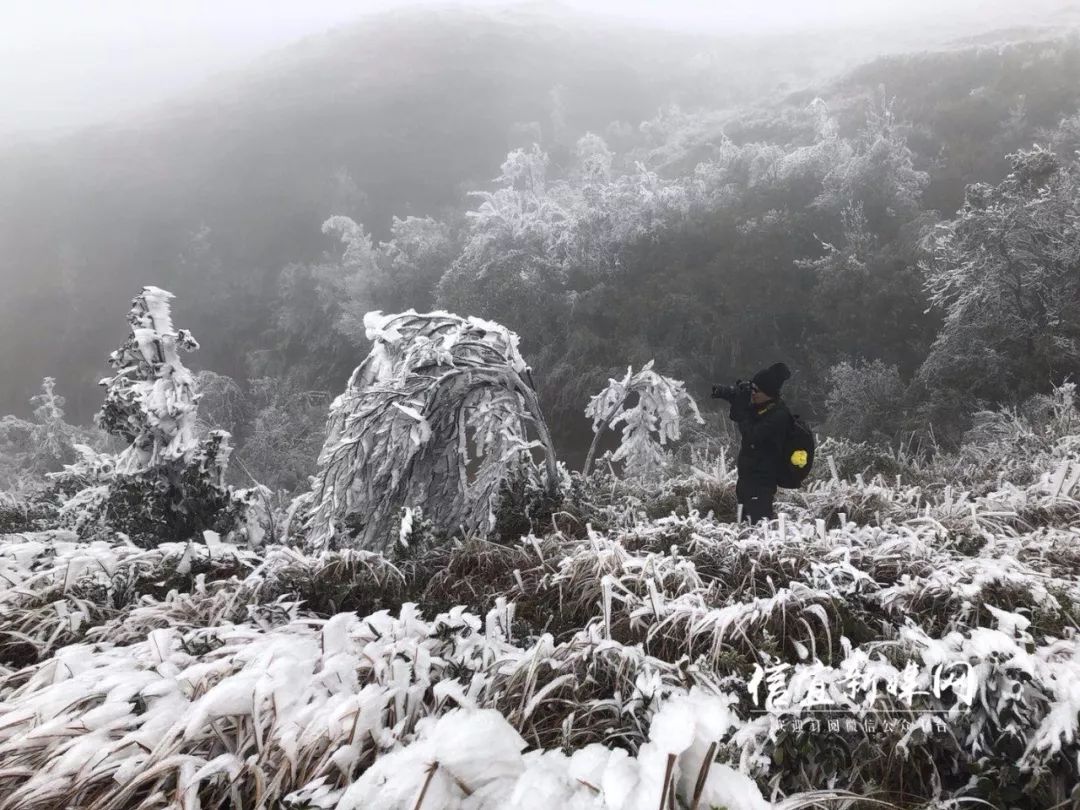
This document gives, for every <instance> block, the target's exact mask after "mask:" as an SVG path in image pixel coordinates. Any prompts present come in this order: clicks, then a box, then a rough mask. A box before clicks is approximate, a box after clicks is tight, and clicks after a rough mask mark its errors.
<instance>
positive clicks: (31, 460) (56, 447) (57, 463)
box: [0, 377, 102, 489]
mask: <svg viewBox="0 0 1080 810" xmlns="http://www.w3.org/2000/svg"><path fill="white" fill-rule="evenodd" d="M30 404H31V405H33V406H34V416H33V419H21V418H19V417H17V416H11V415H8V416H4V417H2V418H0V488H3V489H20V488H24V487H25V486H31V485H40V484H41V483H42V482H43V481H44V476H45V475H46V474H47V473H50V472H57V471H59V470H60V469H61V468H62V467H63V466H64V465H65V464H70V463H71V462H72V461H74V460H75V458H76V456H77V455H78V453H77V451H76V449H75V448H76V446H77V445H78V444H87V443H100V441H101V438H102V437H101V436H100V435H98V434H96V432H95V431H92V430H85V429H83V428H79V427H76V426H75V425H69V424H68V423H67V422H66V421H65V420H64V397H62V396H60V395H59V394H58V393H56V380H55V379H53V378H52V377H46V378H45V379H44V380H42V382H41V393H39V394H35V395H34V396H33V397H31V398H30Z"/></svg>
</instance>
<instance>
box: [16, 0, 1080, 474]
mask: <svg viewBox="0 0 1080 810" xmlns="http://www.w3.org/2000/svg"><path fill="white" fill-rule="evenodd" d="M1078 22H1080V13H1078V4H1077V3H1075V2H1068V1H1067V0H1059V1H1057V2H1053V1H1052V0H1032V2H1025V3H1023V4H1019V3H1015V2H1013V1H1012V0H951V1H950V2H947V3H944V2H930V0H910V2H903V3H899V2H866V1H865V0H860V1H858V2H856V0H836V1H835V2H814V3H810V2H797V1H796V0H772V1H771V2H749V1H748V0H736V1H735V2H724V3H717V2H706V0H667V2H663V3H660V2H646V0H622V1H621V2H586V0H563V2H560V3H551V2H540V3H537V2H529V3H521V2H508V1H507V0H473V1H472V2H466V3H459V4H456V5H446V4H443V5H434V6H431V5H419V4H415V3H410V2H402V0H368V2H365V3H363V4H358V3H355V2H344V0H308V2H303V3H297V2H285V0H278V1H277V2H256V1H255V0H233V2H227V3H219V2H209V1H208V0H194V1H192V2H185V3H175V4H165V3H156V2H155V3H144V2H135V1H134V0H111V2H99V3H94V4H92V5H90V4H76V3H68V2H57V1H56V0H51V1H50V0H46V1H45V2H33V3H30V2H18V3H15V4H13V5H12V4H9V5H8V6H6V7H5V19H4V25H3V26H2V28H0V96H2V100H3V109H4V113H5V114H4V116H3V118H2V120H0V280H2V282H3V294H2V295H0V380H3V385H2V386H0V413H14V414H20V415H23V416H26V415H28V414H30V413H31V412H32V411H33V405H32V403H31V398H32V397H34V396H35V394H36V393H37V392H38V391H39V389H40V386H41V381H42V379H43V378H44V377H46V376H52V377H55V378H56V380H57V383H56V385H57V390H58V391H59V392H60V394H61V395H62V396H64V397H66V399H67V406H66V407H67V413H68V416H69V418H71V419H72V420H74V421H77V422H80V423H83V424H85V423H88V422H89V421H90V420H91V418H92V417H93V415H94V414H95V413H96V412H97V411H98V409H99V408H100V406H101V391H100V388H99V387H98V385H97V383H98V381H99V380H100V379H101V377H102V374H103V372H104V371H105V370H106V368H107V366H106V358H107V357H108V356H109V353H110V352H112V351H113V350H114V349H115V348H116V347H117V346H118V345H119V344H120V343H121V342H122V341H123V340H124V335H125V330H126V323H125V318H124V314H125V311H126V306H127V302H129V301H130V300H131V298H132V296H133V295H135V294H137V293H138V291H139V290H140V289H141V288H142V287H143V286H144V285H147V284H153V285H156V286H159V287H161V288H163V289H167V290H169V291H171V292H173V293H174V294H175V295H176V297H177V298H176V305H175V310H176V319H177V323H178V324H179V325H180V326H183V327H185V328H189V329H191V330H192V332H193V333H194V334H195V336H196V337H197V339H198V340H199V342H200V343H201V345H202V348H201V349H200V350H199V352H198V353H197V354H196V355H194V356H193V358H192V361H191V362H192V367H193V368H196V369H198V370H202V371H205V372H207V373H213V374H216V375H220V378H221V379H227V380H229V381H231V382H229V383H228V385H232V386H235V387H236V389H237V390H243V391H244V392H245V396H248V397H249V399H248V402H249V406H246V407H248V410H246V411H245V412H244V415H243V416H242V418H241V417H240V416H236V419H238V420H239V421H238V422H237V423H236V424H231V425H230V427H229V429H230V430H232V431H233V432H234V434H235V435H236V436H238V437H240V438H238V442H239V443H240V444H241V446H243V445H244V442H245V441H247V440H248V439H245V438H244V437H245V436H248V437H249V438H250V435H251V432H252V431H253V430H254V427H253V425H255V424H256V423H260V422H259V420H260V419H264V418H265V414H262V415H260V414H261V413H262V411H261V409H265V408H278V409H280V408H282V407H283V406H281V404H280V402H279V401H278V399H275V398H276V397H287V396H293V395H298V393H297V392H300V393H305V392H306V393H305V395H306V394H313V392H315V393H318V394H319V396H323V395H330V394H334V393H336V392H339V391H340V390H341V388H342V386H343V385H344V382H345V380H346V379H348V376H349V373H350V372H351V370H352V369H353V368H354V367H355V365H356V363H357V360H358V357H359V356H362V355H363V353H364V352H366V351H367V349H368V343H367V340H366V337H365V333H364V330H363V329H362V328H360V327H359V326H358V324H362V321H363V315H364V313H365V312H366V311H368V310H374V309H382V310H384V311H395V310H407V309H409V308H415V309H417V310H418V311H423V310H430V309H436V308H445V309H447V310H450V311H458V312H459V313H461V314H469V315H479V316H483V317H487V318H490V319H492V320H496V321H498V322H500V323H503V324H505V325H506V326H507V327H508V328H510V329H513V330H514V331H515V332H516V333H518V334H519V336H520V337H521V339H522V346H523V351H524V352H525V355H526V357H527V358H528V360H529V362H530V363H532V364H533V367H534V369H535V371H536V378H537V379H538V380H540V381H542V383H541V384H542V397H541V399H542V401H543V404H544V406H545V408H547V409H549V411H550V418H551V420H552V422H553V427H554V430H555V432H556V434H557V436H558V437H559V440H560V441H564V442H566V443H567V444H568V445H570V446H571V447H572V448H578V447H579V445H580V441H579V440H580V438H581V432H582V431H583V430H585V429H586V428H584V427H583V426H582V419H581V409H582V408H583V407H584V403H585V402H587V401H588V396H589V395H590V394H591V393H594V392H595V386H596V384H597V383H598V382H602V381H603V380H604V379H606V378H607V376H608V375H610V374H615V373H621V372H619V369H620V368H625V364H626V363H631V362H633V363H638V364H641V363H644V362H647V361H648V360H650V359H655V360H656V361H657V363H658V364H659V365H663V366H664V367H665V368H668V369H669V370H672V371H673V373H677V374H678V375H679V376H680V377H681V378H683V379H685V380H686V382H687V385H688V390H691V391H696V392H697V393H698V394H700V393H701V392H702V391H705V392H707V391H708V390H709V389H708V381H709V379H710V378H712V379H726V378H729V377H733V376H737V375H740V374H746V373H747V371H748V370H749V369H750V368H752V367H754V366H756V365H758V364H760V363H763V362H765V361H766V360H768V359H769V358H770V357H774V356H776V355H777V354H780V355H783V356H787V357H791V358H793V359H794V361H796V362H797V364H798V367H799V369H800V371H799V375H798V376H797V379H798V380H799V383H798V385H800V386H802V390H803V392H804V396H805V398H806V400H807V401H808V402H807V406H808V411H809V412H811V413H814V414H819V415H822V416H823V415H824V414H825V412H826V410H827V409H826V407H825V401H826V398H827V397H826V395H827V392H828V385H829V380H830V379H831V377H830V374H832V373H833V371H834V370H835V369H837V368H841V367H843V363H846V362H849V361H859V362H861V361H863V360H865V361H867V362H880V363H884V364H885V368H886V369H888V370H889V371H888V373H889V374H895V375H896V379H897V380H900V381H902V382H903V384H904V385H908V384H914V382H915V381H917V379H918V375H920V374H924V373H929V372H926V371H925V369H926V368H928V366H927V365H926V364H928V363H930V364H931V365H933V364H934V363H937V362H938V359H935V357H934V351H935V350H934V348H933V347H934V346H936V345H937V343H936V342H935V341H936V339H937V337H938V331H939V329H940V328H941V327H942V317H943V314H944V313H943V312H942V311H941V309H940V308H935V307H934V306H933V305H932V302H931V301H930V300H929V299H928V292H927V288H926V278H925V272H924V269H923V268H924V265H925V264H926V262H927V260H928V254H927V253H926V252H925V245H926V244H927V239H928V238H929V236H930V235H931V234H932V233H933V232H934V228H935V227H936V226H937V225H939V224H941V223H943V222H948V221H950V218H953V217H956V216H958V215H959V214H960V213H961V207H962V205H963V202H964V199H965V193H966V192H965V189H966V187H967V186H968V185H970V184H972V183H990V184H994V183H999V182H1002V181H1003V179H1004V178H1006V177H1007V175H1008V173H1009V171H1010V165H1011V164H1010V162H1011V161H1012V159H1013V158H1011V157H1010V155H1014V154H1015V153H1016V152H1017V150H1019V149H1027V148H1030V147H1031V145H1032V144H1033V143H1036V142H1038V143H1042V144H1049V145H1050V146H1051V147H1052V148H1054V149H1057V150H1058V153H1059V154H1060V155H1063V156H1064V158H1063V159H1067V158H1068V157H1069V155H1070V151H1069V150H1070V149H1071V148H1072V145H1073V144H1074V143H1076V142H1077V140H1078V136H1076V134H1075V131H1076V130H1078V129H1080V125H1077V124H1076V122H1075V120H1074V116H1075V115H1076V114H1077V111H1078V108H1080V39H1078V38H1077V35H1076V30H1077V23H1078ZM500 167H501V168H500ZM507 167H509V168H507ZM508 172H509V173H508ZM515 172H524V174H522V175H521V176H518V175H516V174H515ZM523 177H529V178H533V179H532V180H530V181H529V182H534V183H536V185H535V187H534V188H533V189H532V191H531V192H530V194H532V195H533V197H530V198H529V199H530V200H532V202H531V203H530V204H529V205H530V206H534V207H529V206H526V208H527V211H526V212H525V213H522V212H518V213H515V214H513V215H511V214H509V213H507V212H506V211H501V209H499V208H498V206H497V205H496V203H495V202H492V201H491V200H494V199H497V200H501V201H502V202H500V203H499V204H500V205H501V204H503V203H504V202H505V201H506V199H509V197H505V199H504V197H497V198H489V197H487V196H485V195H491V194H496V195H498V194H500V193H502V194H503V195H509V193H510V191H509V189H510V188H517V187H518V186H520V185H521V183H523V182H525V181H524V180H523V179H522V178H523ZM597 184H599V185H597ZM518 190H519V191H520V189H518ZM484 200H488V202H487V203H485V204H483V205H482V202H483V201H484ZM485 206H486V207H485ZM492 211H496V212H499V213H498V216H495V215H494V214H492ZM553 211H554V212H559V213H558V216H555V218H554V219H550V220H549V219H544V217H546V216H548V213H550V212H553ZM545 212H548V213H545ZM335 216H340V217H345V218H347V219H345V220H334V222H337V223H339V225H340V223H342V222H351V223H353V224H352V225H347V226H341V228H343V230H341V228H339V231H340V232H341V233H345V234H352V236H351V237H349V238H352V239H354V242H353V243H350V246H347V247H348V249H347V250H343V249H342V244H341V240H340V238H338V235H336V234H338V232H339V231H335V230H334V228H329V229H328V231H329V232H327V230H324V228H323V224H324V223H325V222H327V221H328V220H330V218H331V217H335ZM533 216H537V217H540V220H539V221H537V222H531V220H530V219H529V218H530V217H533ZM522 218H524V219H522ZM500 222H503V223H504V224H505V222H517V223H518V225H519V226H520V228H521V229H520V230H516V229H515V228H517V227H518V226H514V227H510V226H507V228H508V229H504V230H500V228H502V226H501V225H499V223H500ZM522 223H531V224H529V225H528V227H525V225H524V224H522ZM856 237H858V238H860V239H863V241H862V242H858V244H860V245H864V248H865V250H870V249H871V247H867V246H872V250H873V255H872V256H862V255H858V256H853V257H852V258H851V267H858V268H864V269H865V273H863V275H858V274H855V275H854V276H852V277H850V278H849V277H848V276H849V275H851V274H852V273H854V271H853V270H851V269H850V268H848V269H844V270H843V272H841V271H840V270H837V271H836V272H837V273H838V274H839V275H836V276H834V275H829V273H827V272H825V271H824V270H822V271H821V272H818V271H817V270H815V269H814V268H826V267H832V264H830V262H833V263H835V262H837V261H839V260H837V259H835V255H836V252H837V251H840V250H841V248H840V247H838V245H839V246H842V245H845V244H848V242H849V241H850V240H854V239H856ZM355 240H359V241H355ZM853 244H854V243H853ZM358 257H359V258H358ZM845 267H847V265H845ZM860 272H862V271H860ZM845 274H847V275H845ZM762 279H765V281H762ZM761 284H765V285H766V289H767V292H766V293H765V294H762V293H761V290H760V287H761ZM840 310H843V312H844V314H843V315H842V316H840V315H838V314H837V313H838V311H840ZM1048 317H1049V316H1048ZM1054 323H1057V322H1054ZM1054 328H1057V327H1054ZM1071 340H1073V338H1072V337H1068V336H1066V337H1062V339H1061V345H1072V344H1071V343H1070V342H1069V341H1071ZM1040 345H1041V344H1040ZM1054 345H1057V344H1054ZM702 346H706V347H708V348H707V349H706V350H704V351H703V350H702V348H701V347H702ZM1025 351H1030V349H1029V348H1028V349H1025ZM993 352H996V353H997V354H994V356H1013V354H1012V349H1009V350H1008V351H1006V350H1003V349H1000V347H998V348H994V349H993ZM1064 362H1065V360H1063V359H1062V358H1061V357H1058V356H1056V355H1055V356H1054V357H1050V358H1047V359H1046V363H1045V364H1044V365H1043V366H1040V367H1038V368H1035V369H1033V370H1030V373H1029V372H1028V371H1025V372H1023V373H1020V372H1017V373H1018V374H1020V376H1021V377H1022V378H1023V379H1025V380H1028V382H1027V383H1025V386H1026V388H1025V389H1024V390H1028V391H1031V390H1035V389H1037V388H1038V384H1037V383H1036V382H1032V380H1041V381H1043V382H1045V381H1046V380H1048V379H1052V378H1054V377H1055V375H1056V374H1058V371H1059V370H1060V368H1061V367H1062V363H1064ZM792 364H793V365H795V364H796V363H795V362H793V363H792ZM935 368H936V366H935ZM973 368H974V366H973ZM1032 375H1034V376H1032ZM1029 378H1030V379H1029ZM268 381H269V382H268ZM222 384H223V385H224V383H222ZM899 384H900V383H899V382H898V383H897V385H899ZM268 386H269V387H268ZM1020 388H1024V386H1020ZM230 390H231V389H230ZM912 390H913V391H914V389H912ZM1018 390H1020V389H1018ZM258 391H261V392H263V393H262V394H259V395H258V396H262V397H263V399H262V400H259V399H258V397H256V395H255V393H254V392H258ZM268 391H269V392H277V393H273V394H272V395H271V394H269V393H267V392H268ZM287 392H291V393H287ZM912 396H916V394H914V393H913V394H912ZM267 397H268V398H269V399H267ZM304 401H305V402H308V401H309V400H304ZM310 401H315V400H310ZM319 401H323V400H319ZM256 402H258V403H260V404H258V405H255V404H250V403H256ZM275 403H276V404H275ZM297 413H303V414H304V418H305V419H309V420H310V424H309V427H311V430H307V429H305V431H306V433H305V435H311V436H313V435H318V433H319V431H320V430H321V427H312V426H320V425H321V422H322V419H323V418H324V416H325V413H324V412H323V409H320V408H314V409H311V408H307V406H305V409H300V410H298V411H297ZM294 416H295V414H294ZM290 418H292V417H290ZM297 418H299V417H297ZM960 423H962V420H960V421H959V422H958V424H960ZM301 432H304V431H301ZM575 451H576V450H572V451H571V452H575ZM302 457H303V458H304V459H307V460H308V461H310V457H311V454H310V453H308V454H307V455H303V456H302ZM304 463H307V462H304ZM267 464H268V466H269V467H271V468H272V467H274V466H275V465H276V462H273V463H271V461H268V462H267ZM300 466H301V467H303V464H301V465H300ZM290 474H291V475H292V477H291V478H290V481H294V482H295V481H298V480H303V476H304V475H305V474H306V468H305V469H303V470H293V471H292V473H290ZM290 486H291V484H290Z"/></svg>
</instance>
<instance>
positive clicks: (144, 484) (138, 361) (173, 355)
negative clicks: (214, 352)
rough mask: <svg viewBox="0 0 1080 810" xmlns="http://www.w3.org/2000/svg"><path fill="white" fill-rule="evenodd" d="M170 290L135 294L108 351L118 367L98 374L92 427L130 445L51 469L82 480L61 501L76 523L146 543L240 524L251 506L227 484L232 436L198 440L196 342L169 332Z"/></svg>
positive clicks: (64, 480)
mask: <svg viewBox="0 0 1080 810" xmlns="http://www.w3.org/2000/svg"><path fill="white" fill-rule="evenodd" d="M172 298H173V295H172V293H169V292H166V291H165V290H162V289H160V288H158V287H144V288H143V291H142V292H141V293H140V294H139V295H138V296H136V297H135V298H134V299H133V300H132V304H131V311H130V312H129V314H128V323H129V324H130V326H131V331H130V333H129V335H128V338H127V340H126V341H125V342H124V344H123V345H122V346H121V347H120V348H119V349H117V350H116V351H115V352H113V353H112V354H111V355H110V356H109V365H111V366H112V368H113V370H114V372H115V373H114V374H113V376H112V377H106V378H105V379H103V380H102V381H101V385H102V386H104V387H105V403H104V405H103V406H102V409H101V411H100V412H99V413H98V414H97V418H96V421H97V424H98V426H99V427H101V428H102V429H103V430H105V431H106V432H107V433H109V434H110V435H112V436H114V437H116V438H118V439H120V440H122V441H123V442H126V443H127V446H126V447H125V448H124V450H122V451H121V452H120V453H119V454H118V455H117V456H115V457H111V456H109V455H108V454H99V453H94V452H92V451H90V450H89V448H84V449H82V455H83V459H82V461H81V462H80V463H78V464H75V465H70V466H69V467H68V468H67V469H66V470H65V472H64V473H62V474H60V475H58V476H55V478H56V480H57V484H58V486H59V487H60V488H61V490H63V489H67V488H72V485H73V484H78V483H81V484H84V485H85V486H83V487H81V488H79V489H78V491H77V492H75V494H74V495H73V496H72V497H71V498H70V499H69V500H68V501H67V502H66V503H65V504H64V507H63V515H64V516H65V519H66V520H67V522H68V523H69V524H71V525H73V526H74V527H75V528H77V529H79V530H84V531H87V532H92V531H95V530H99V529H105V530H113V531H121V532H124V533H125V534H128V535H129V536H131V537H132V539H134V540H136V541H137V542H140V543H142V544H146V545H153V544H155V543H157V542H162V541H164V540H186V539H189V538H191V537H193V536H196V537H197V536H198V535H199V534H200V533H201V532H202V531H203V530H207V529H209V530H213V531H217V532H219V533H221V534H225V533H228V532H230V531H233V530H235V529H237V528H239V526H240V521H241V520H242V519H243V517H244V513H245V511H246V509H247V504H246V503H245V501H244V499H243V498H242V497H238V496H236V495H235V494H234V493H233V492H232V490H231V489H230V488H229V487H227V486H226V485H225V470H226V467H227V465H228V460H229V454H230V453H231V447H230V444H229V434H228V433H226V432H225V431H220V430H214V431H210V432H209V433H208V434H207V435H206V437H205V438H204V439H203V440H202V441H200V440H199V438H198V429H197V420H198V412H197V406H198V401H199V396H198V392H197V390H196V386H195V379H194V377H193V375H192V374H191V372H190V371H189V370H188V369H187V367H186V366H184V364H183V362H182V361H181V359H180V352H181V351H192V350H194V349H197V348H198V345H199V344H198V343H197V342H196V341H195V339H194V338H193V337H192V336H191V334H190V333H189V332H188V331H187V330H184V329H179V330H178V329H175V328H174V326H173V323H172V314H171V312H170V306H169V301H170V300H171V299H172Z"/></svg>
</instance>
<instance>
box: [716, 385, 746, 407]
mask: <svg viewBox="0 0 1080 810" xmlns="http://www.w3.org/2000/svg"><path fill="white" fill-rule="evenodd" d="M712 396H713V399H726V400H727V401H728V402H736V401H740V400H748V399H750V381H749V380H736V381H735V384H734V385H714V386H713V387H712Z"/></svg>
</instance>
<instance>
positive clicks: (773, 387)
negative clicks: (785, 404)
mask: <svg viewBox="0 0 1080 810" xmlns="http://www.w3.org/2000/svg"><path fill="white" fill-rule="evenodd" d="M790 376H791V372H790V371H788V367H787V366H785V365H784V364H783V363H774V364H773V365H771V366H769V367H768V368H767V369H765V370H763V371H759V372H758V373H757V374H755V375H754V377H753V379H752V380H751V382H752V383H754V385H756V386H757V387H758V389H760V390H761V391H764V392H765V393H766V394H768V395H769V396H770V397H777V396H779V395H780V386H781V385H783V384H784V380H786V379H787V378H788V377H790Z"/></svg>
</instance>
